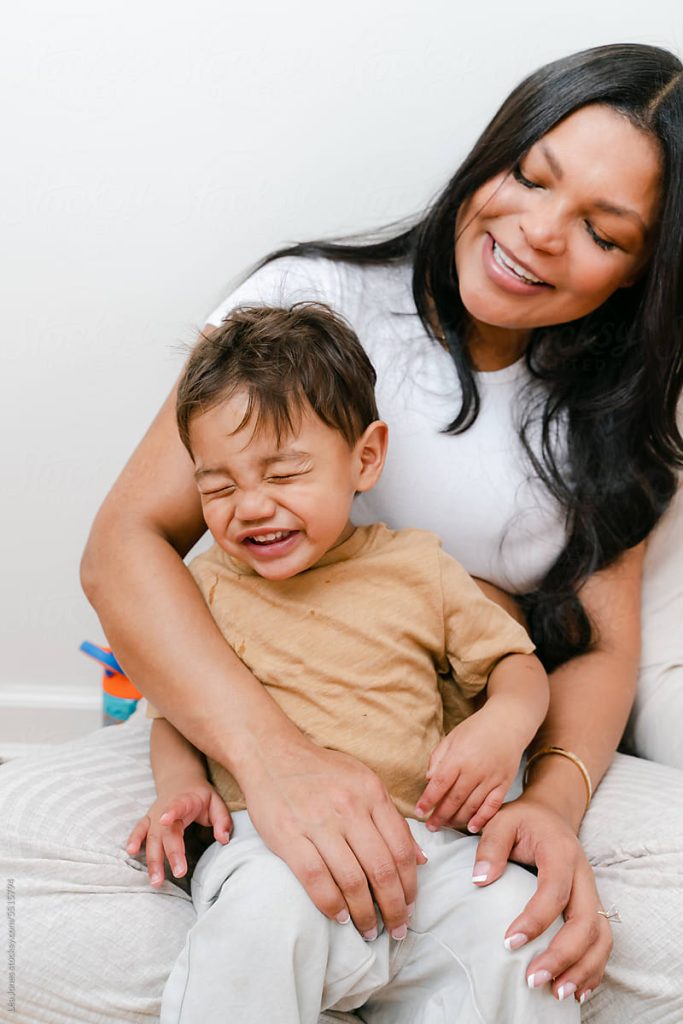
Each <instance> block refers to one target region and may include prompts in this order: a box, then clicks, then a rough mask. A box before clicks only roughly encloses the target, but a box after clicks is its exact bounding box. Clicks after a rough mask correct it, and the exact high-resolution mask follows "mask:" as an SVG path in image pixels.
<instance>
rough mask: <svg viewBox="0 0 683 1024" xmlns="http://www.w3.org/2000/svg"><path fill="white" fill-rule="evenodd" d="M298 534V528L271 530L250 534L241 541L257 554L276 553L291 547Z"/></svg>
mask: <svg viewBox="0 0 683 1024" xmlns="http://www.w3.org/2000/svg"><path fill="white" fill-rule="evenodd" d="M298 536H299V531H298V530H273V531H272V532H271V533H259V534H252V535H250V536H248V537H245V538H244V540H243V541H242V543H243V544H247V545H248V546H249V547H250V548H251V549H252V550H253V551H254V552H257V551H258V552H259V554H264V555H266V554H267V555H271V554H272V555H276V554H281V553H282V552H283V551H285V550H286V549H287V548H288V547H291V546H292V544H293V543H294V540H295V539H296V538H297V537H298Z"/></svg>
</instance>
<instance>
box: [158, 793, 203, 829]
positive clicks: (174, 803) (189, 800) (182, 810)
mask: <svg viewBox="0 0 683 1024" xmlns="http://www.w3.org/2000/svg"><path fill="white" fill-rule="evenodd" d="M196 812H197V804H196V802H195V800H194V798H193V794H191V793H183V794H182V795H181V796H175V797H173V799H172V800H171V801H170V802H169V804H168V805H167V807H166V810H165V811H164V812H163V814H162V815H161V817H160V818H159V821H160V822H161V824H162V825H172V824H173V822H174V821H180V822H182V823H183V825H186V824H187V825H189V823H190V822H191V821H194V819H195V815H196ZM186 819H187V821H186Z"/></svg>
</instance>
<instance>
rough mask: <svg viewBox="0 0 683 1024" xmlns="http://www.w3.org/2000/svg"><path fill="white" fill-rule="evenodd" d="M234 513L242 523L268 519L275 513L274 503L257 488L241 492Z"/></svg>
mask: <svg viewBox="0 0 683 1024" xmlns="http://www.w3.org/2000/svg"><path fill="white" fill-rule="evenodd" d="M236 512H237V515H238V516H239V518H240V519H242V520H243V521H244V522H249V521H250V520H253V519H268V518H269V517H270V516H272V515H273V514H274V512H275V502H274V501H273V499H272V498H270V497H269V496H268V495H267V494H265V493H264V492H263V491H261V490H259V489H258V488H254V489H253V490H250V491H242V492H241V493H240V496H239V499H238V501H237V508H236Z"/></svg>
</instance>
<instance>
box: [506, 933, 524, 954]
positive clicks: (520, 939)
mask: <svg viewBox="0 0 683 1024" xmlns="http://www.w3.org/2000/svg"><path fill="white" fill-rule="evenodd" d="M528 941H529V936H528V935H525V934H524V932H515V934H514V935H510V936H508V938H507V939H506V940H505V942H504V946H505V948H506V949H509V950H513V949H519V948H520V947H521V946H526V944H527V942H528Z"/></svg>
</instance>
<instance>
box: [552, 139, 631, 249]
mask: <svg viewBox="0 0 683 1024" xmlns="http://www.w3.org/2000/svg"><path fill="white" fill-rule="evenodd" d="M540 149H541V152H542V153H543V156H544V157H545V158H546V160H547V161H548V167H549V168H550V170H551V171H552V172H553V174H554V175H555V177H556V178H557V180H558V181H561V180H562V178H563V177H564V171H563V170H562V168H561V167H560V165H559V164H558V162H557V158H556V156H555V154H554V153H553V151H552V150H551V148H550V146H549V145H548V144H547V143H546V142H542V143H541V144H540ZM593 206H594V207H595V208H596V210H602V212H603V213H612V214H615V215H616V216H617V217H629V218H630V219H631V220H634V221H636V223H637V225H638V227H639V228H640V230H641V231H642V233H643V234H644V235H645V234H647V227H646V225H645V223H644V221H643V218H642V217H641V216H640V214H639V213H638V212H637V211H636V210H632V209H630V207H627V206H618V205H617V204H616V203H612V202H610V201H609V200H608V199H595V200H594V201H593Z"/></svg>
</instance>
